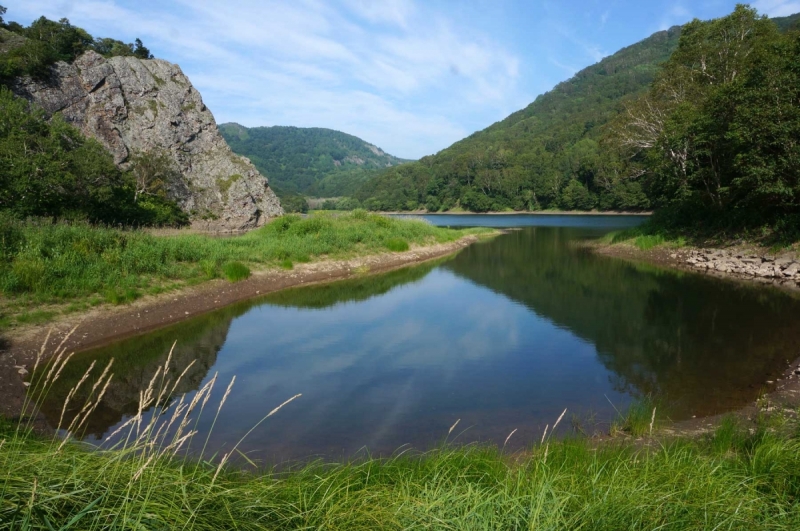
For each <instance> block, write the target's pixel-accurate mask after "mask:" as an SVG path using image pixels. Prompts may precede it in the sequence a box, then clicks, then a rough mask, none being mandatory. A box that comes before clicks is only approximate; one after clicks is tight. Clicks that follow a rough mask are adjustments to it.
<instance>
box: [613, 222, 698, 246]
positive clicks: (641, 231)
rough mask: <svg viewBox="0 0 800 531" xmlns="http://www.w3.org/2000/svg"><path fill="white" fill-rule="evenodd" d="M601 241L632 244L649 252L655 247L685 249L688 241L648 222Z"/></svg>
mask: <svg viewBox="0 0 800 531" xmlns="http://www.w3.org/2000/svg"><path fill="white" fill-rule="evenodd" d="M600 241H601V242H602V243H606V244H612V245H613V244H617V243H630V244H632V245H633V246H635V247H636V248H638V249H640V250H642V251H647V250H650V249H653V248H654V247H661V246H663V245H668V246H670V247H684V246H686V245H687V240H686V238H685V237H683V236H679V235H675V234H673V233H669V232H666V231H662V230H661V229H660V228H659V227H657V226H654V225H653V224H652V223H650V222H648V223H645V224H644V225H641V226H639V227H633V228H630V229H625V230H620V231H614V232H610V233H608V234H606V235H605V236H603V237H602V238H601V239H600Z"/></svg>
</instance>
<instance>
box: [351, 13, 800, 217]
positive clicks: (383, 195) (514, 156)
mask: <svg viewBox="0 0 800 531" xmlns="http://www.w3.org/2000/svg"><path fill="white" fill-rule="evenodd" d="M797 17H798V16H797V15H795V16H793V17H787V18H782V19H774V20H773V22H775V23H777V24H778V27H779V28H780V29H781V30H783V31H786V30H788V29H789V28H790V27H792V26H793V25H794V24H795V23H796V19H797ZM681 32H682V30H681V28H680V27H678V26H676V27H673V28H670V29H669V30H667V31H660V32H658V33H655V34H653V35H652V36H650V37H649V38H647V39H645V40H643V41H641V42H639V43H637V44H634V45H632V46H629V47H627V48H624V49H622V50H620V51H618V52H617V53H615V54H614V55H612V56H610V57H607V58H605V59H603V60H602V61H600V62H599V63H597V64H595V65H592V66H590V67H588V68H586V69H584V70H582V71H580V72H578V73H577V74H576V75H575V76H574V77H573V78H571V79H570V80H568V81H565V82H563V83H560V84H559V85H557V86H556V87H555V88H554V89H553V90H552V91H550V92H548V93H546V94H543V95H541V96H539V97H538V98H537V99H536V100H535V101H534V102H533V103H531V104H530V105H529V106H528V107H526V108H525V109H523V110H521V111H518V112H516V113H514V114H512V115H510V116H509V117H507V118H506V119H504V120H502V121H500V122H497V123H495V124H494V125H492V126H490V127H488V128H487V129H484V130H483V131H479V132H477V133H475V134H473V135H471V136H469V137H467V138H465V139H464V140H461V141H459V142H457V143H455V144H453V145H452V146H450V147H449V148H447V149H445V150H443V151H440V152H439V153H437V154H436V155H432V156H428V157H424V158H423V159H421V160H420V161H419V162H417V163H414V164H408V165H404V166H401V167H398V168H391V169H389V170H387V171H384V172H382V173H381V174H380V175H379V176H378V177H376V178H375V179H371V180H369V181H367V182H366V183H365V184H364V185H363V186H362V187H361V188H360V189H359V190H358V191H357V192H356V197H357V198H358V199H359V200H360V201H361V202H362V204H363V205H364V206H365V207H367V208H370V209H375V210H410V209H416V208H427V209H428V210H431V211H437V210H447V209H452V208H459V207H460V208H463V209H466V210H471V211H476V212H482V211H487V210H508V209H514V210H538V209H548V208H550V209H551V208H560V209H565V210H573V209H578V210H589V209H594V208H597V209H601V210H611V209H621V210H646V209H650V208H651V207H652V206H653V205H652V201H651V198H650V197H649V195H648V194H647V193H646V190H645V187H644V183H643V182H642V180H641V179H639V178H638V177H640V176H641V174H640V175H636V176H631V175H630V174H626V173H625V172H624V171H623V170H624V169H625V168H626V161H625V160H624V159H621V158H620V157H621V156H622V155H621V154H620V153H619V150H617V149H615V148H613V147H611V146H609V145H607V143H608V141H609V139H608V137H609V129H611V126H610V123H611V122H612V121H614V120H617V119H618V118H619V117H620V116H621V115H622V114H624V113H625V112H626V109H627V108H628V107H629V106H630V105H631V104H632V103H633V102H635V101H637V100H638V98H640V97H641V96H643V95H644V94H646V93H647V92H648V90H649V87H650V86H651V84H652V82H653V81H654V80H655V79H656V78H657V76H658V75H659V72H660V71H661V68H660V66H659V65H661V64H663V63H664V62H665V61H667V60H668V59H669V58H670V57H671V55H672V53H673V52H674V51H675V50H676V48H677V47H678V44H679V41H680V40H681Z"/></svg>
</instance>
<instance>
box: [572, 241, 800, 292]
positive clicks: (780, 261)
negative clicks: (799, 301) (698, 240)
mask: <svg viewBox="0 0 800 531" xmlns="http://www.w3.org/2000/svg"><path fill="white" fill-rule="evenodd" d="M614 237H615V236H614V235H613V234H612V235H609V236H607V237H605V238H603V239H601V240H598V241H589V242H586V243H585V246H586V247H588V248H590V249H592V251H594V252H596V253H598V254H601V255H604V256H611V257H615V258H621V259H625V260H632V261H638V262H645V263H649V264H652V265H656V266H660V267H666V268H669V269H673V270H678V271H691V272H694V273H701V274H705V275H709V276H713V277H717V278H725V279H729V280H735V281H740V282H746V283H755V284H759V285H764V286H772V287H775V288H779V289H783V290H787V291H790V292H793V293H798V294H800V250H797V249H795V248H784V249H780V250H775V249H771V248H768V247H764V246H760V245H756V244H745V243H736V244H728V245H720V246H715V247H709V246H706V245H691V244H688V243H687V242H686V241H685V240H664V239H658V238H655V239H654V240H646V239H645V240H643V241H637V240H638V238H630V239H623V240H621V241H613V240H614ZM644 238H647V237H644Z"/></svg>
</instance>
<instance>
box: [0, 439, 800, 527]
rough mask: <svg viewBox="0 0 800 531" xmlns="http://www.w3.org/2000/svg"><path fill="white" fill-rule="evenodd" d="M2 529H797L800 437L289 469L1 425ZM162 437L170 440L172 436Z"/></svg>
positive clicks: (569, 445) (574, 446)
mask: <svg viewBox="0 0 800 531" xmlns="http://www.w3.org/2000/svg"><path fill="white" fill-rule="evenodd" d="M0 440H3V441H4V442H3V446H2V447H0V500H1V501H0V529H15V530H17V529H18V530H27V529H50V528H53V529H61V528H64V527H62V526H66V525H68V524H70V523H72V524H73V526H75V527H77V528H79V529H201V530H205V529H209V530H211V529H214V530H216V529H275V530H280V529H332V530H336V529H341V530H358V529H564V530H572V529H609V530H616V529H680V530H685V529H712V528H713V529H787V530H788V529H797V528H798V526H800V505H799V504H798V497H800V444H798V441H797V439H795V438H791V437H781V436H778V435H774V434H770V433H768V432H766V431H757V432H756V433H753V434H750V433H748V432H747V431H745V430H742V429H741V428H738V427H736V426H733V425H723V427H721V428H720V429H719V430H718V431H717V433H716V434H715V435H714V436H713V437H710V438H707V439H703V440H696V441H695V440H674V441H671V442H668V443H664V444H663V445H660V446H657V447H653V448H649V447H645V448H637V447H635V446H634V445H632V444H626V443H620V444H614V443H611V444H608V445H604V446H601V447H599V448H598V447H594V446H592V444H591V443H590V442H588V441H586V440H565V441H552V442H549V443H547V444H543V445H536V446H534V447H533V448H532V449H531V450H530V452H529V453H528V454H527V455H526V456H524V457H521V458H517V459H512V458H510V457H509V456H507V455H504V454H503V453H502V452H501V451H500V450H499V449H497V448H494V447H482V446H469V447H464V448H454V447H446V446H444V447H441V448H439V449H437V450H434V451H431V452H428V453H426V454H423V455H406V454H404V455H400V456H397V457H394V458H390V459H370V458H364V459H361V460H357V461H353V462H349V463H341V464H331V463H323V462H316V463H312V464H306V465H298V466H297V467H296V468H295V469H293V470H288V471H282V472H277V471H274V470H268V469H267V470H260V471H255V472H251V471H243V470H240V469H237V468H231V467H224V466H223V467H222V468H220V467H219V465H217V464H212V463H210V462H207V461H192V460H187V459H184V458H181V457H179V456H175V455H171V456H165V457H157V458H155V459H153V460H151V461H149V462H148V458H147V457H146V456H141V455H138V454H137V453H136V452H132V451H130V450H109V451H94V452H92V451H87V449H86V448H82V447H80V446H79V445H77V444H67V445H65V446H63V447H62V448H60V449H59V442H58V441H54V440H47V439H39V438H36V437H35V436H32V435H28V434H25V433H22V432H19V431H13V430H12V429H10V428H8V427H7V428H6V429H5V430H0ZM165 444H166V443H165Z"/></svg>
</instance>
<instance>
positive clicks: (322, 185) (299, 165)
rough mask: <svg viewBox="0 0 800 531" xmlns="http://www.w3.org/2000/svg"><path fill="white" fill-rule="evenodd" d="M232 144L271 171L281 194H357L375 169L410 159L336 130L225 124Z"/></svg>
mask: <svg viewBox="0 0 800 531" xmlns="http://www.w3.org/2000/svg"><path fill="white" fill-rule="evenodd" d="M219 129H220V131H221V132H222V134H223V136H224V137H225V140H226V141H227V142H228V145H230V147H231V149H232V150H233V151H234V152H235V153H238V154H240V155H244V156H246V157H248V158H249V159H250V160H251V161H252V162H253V164H255V165H256V167H257V168H258V169H259V171H261V172H262V173H264V174H265V175H267V176H268V177H269V179H270V182H271V183H272V185H273V187H274V188H275V189H276V190H277V191H278V194H279V195H283V196H285V195H287V194H303V195H308V196H315V197H338V196H343V195H353V194H354V193H355V191H356V189H357V188H358V187H359V186H360V185H361V184H362V183H363V182H364V181H365V180H367V179H368V178H369V177H370V176H372V175H374V173H375V170H380V169H384V168H387V167H391V166H398V165H400V164H403V163H404V162H407V161H405V160H403V159H399V158H397V157H393V156H392V155H389V154H387V153H384V152H383V151H382V150H381V149H380V148H378V147H376V146H373V145H372V144H369V143H367V142H365V141H363V140H361V139H360V138H358V137H355V136H352V135H348V134H346V133H342V132H339V131H334V130H332V129H322V128H317V127H314V128H302V127H282V126H275V127H252V128H247V127H244V126H242V125H239V124H236V123H228V124H222V125H220V126H219Z"/></svg>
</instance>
